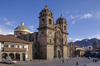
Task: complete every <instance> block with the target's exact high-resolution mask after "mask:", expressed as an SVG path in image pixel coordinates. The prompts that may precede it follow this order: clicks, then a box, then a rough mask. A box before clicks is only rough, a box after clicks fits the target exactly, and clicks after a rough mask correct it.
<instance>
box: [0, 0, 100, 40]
mask: <svg viewBox="0 0 100 66" xmlns="http://www.w3.org/2000/svg"><path fill="white" fill-rule="evenodd" d="M45 5H47V7H48V8H49V9H50V10H51V11H52V13H53V16H54V21H55V22H56V20H57V18H59V17H60V15H61V14H62V15H63V17H64V18H65V19H66V20H67V24H68V26H67V31H68V33H69V35H68V40H69V41H76V40H81V39H84V38H99V39H100V0H0V34H9V33H10V34H12V33H13V30H14V29H15V28H16V27H17V26H19V25H20V23H21V22H22V21H23V22H24V25H25V26H26V27H28V28H29V29H30V31H31V32H38V30H37V28H38V26H39V19H38V17H39V13H40V11H41V10H42V9H43V8H44V7H45Z"/></svg>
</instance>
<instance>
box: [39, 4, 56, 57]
mask: <svg viewBox="0 0 100 66" xmlns="http://www.w3.org/2000/svg"><path fill="white" fill-rule="evenodd" d="M53 19H54V18H53V13H52V12H51V10H50V9H49V8H48V7H47V5H46V6H45V8H44V9H43V10H42V11H41V12H40V13H39V28H38V32H39V33H38V41H39V42H40V54H39V55H40V58H43V59H52V58H53V57H54V40H53V39H54V36H53V35H54V24H55V23H54V20H53ZM49 53H51V55H50V54H49Z"/></svg>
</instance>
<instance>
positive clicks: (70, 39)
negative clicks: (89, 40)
mask: <svg viewBox="0 0 100 66" xmlns="http://www.w3.org/2000/svg"><path fill="white" fill-rule="evenodd" d="M81 40H82V39H72V38H69V39H68V42H75V41H81Z"/></svg>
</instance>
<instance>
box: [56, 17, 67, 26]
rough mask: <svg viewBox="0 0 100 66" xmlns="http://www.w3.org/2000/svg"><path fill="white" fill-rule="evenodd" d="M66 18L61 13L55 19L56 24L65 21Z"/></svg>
mask: <svg viewBox="0 0 100 66" xmlns="http://www.w3.org/2000/svg"><path fill="white" fill-rule="evenodd" d="M66 22H67V21H66V19H65V18H64V17H63V16H62V15H61V16H60V17H59V18H58V19H57V20H56V24H61V23H66Z"/></svg>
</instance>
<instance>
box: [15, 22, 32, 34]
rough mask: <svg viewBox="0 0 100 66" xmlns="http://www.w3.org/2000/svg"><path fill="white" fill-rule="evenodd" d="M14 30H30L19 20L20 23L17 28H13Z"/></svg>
mask: <svg viewBox="0 0 100 66" xmlns="http://www.w3.org/2000/svg"><path fill="white" fill-rule="evenodd" d="M14 31H26V32H30V30H29V29H28V28H27V27H26V26H24V22H21V25H20V26H18V27H17V28H15V30H14Z"/></svg>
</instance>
